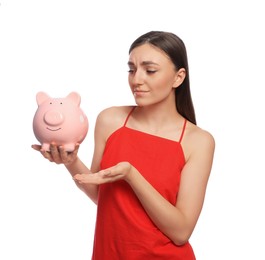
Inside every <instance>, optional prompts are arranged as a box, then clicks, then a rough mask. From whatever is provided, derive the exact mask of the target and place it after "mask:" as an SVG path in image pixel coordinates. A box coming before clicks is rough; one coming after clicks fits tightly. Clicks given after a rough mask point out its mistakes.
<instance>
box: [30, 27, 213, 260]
mask: <svg viewBox="0 0 265 260" xmlns="http://www.w3.org/2000/svg"><path fill="white" fill-rule="evenodd" d="M128 66H129V76H128V80H129V85H130V88H131V91H132V93H133V95H134V98H135V102H136V105H135V106H121V107H110V108H107V109H105V110H103V111H102V112H101V113H100V114H99V115H98V118H97V121H96V125H95V150H94V155H93V160H92V165H91V167H90V169H89V168H88V167H87V166H86V165H85V164H84V163H83V162H82V161H81V160H80V159H79V158H78V156H77V153H78V148H79V145H78V144H76V149H75V150H74V151H73V152H72V153H67V152H66V151H65V150H64V148H63V147H62V146H61V147H58V146H56V144H51V146H50V152H45V151H42V150H41V146H40V145H33V146H32V147H33V148H34V149H35V150H37V151H40V152H41V153H42V155H43V156H44V157H45V158H47V159H48V160H50V161H51V162H55V163H57V164H61V163H63V164H64V165H65V167H66V168H67V170H68V171H69V172H70V174H71V175H72V177H73V179H74V180H75V182H76V184H77V186H78V187H79V188H80V189H81V190H83V191H84V192H85V193H86V194H87V195H88V197H90V198H91V199H92V200H93V201H94V202H95V203H96V204H97V205H98V206H97V222H96V228H95V239H94V249H93V256H92V259H94V260H105V259H106V260H112V259H113V260H115V259H122V260H125V259H126V260H130V259H132V260H136V259H137V260H139V259H167V260H169V259H174V260H177V259H181V260H191V259H195V255H194V252H193V249H192V247H191V245H190V243H189V238H190V236H191V234H192V232H193V230H194V228H195V225H196V223H197V220H198V218H199V215H200V212H201V210H202V206H203V201H204V197H205V191H206V187H207V182H208V178H209V175H210V171H211V167H212V161H213V155H214V148H215V142H214V138H213V137H212V135H211V134H210V133H209V132H207V131H205V130H203V129H201V128H199V127H198V126H197V125H196V118H195V113H194V108H193V103H192V99H191V94H190V86H189V69H188V60H187V54H186V48H185V45H184V43H183V41H182V40H181V39H180V38H179V37H178V36H176V35H175V34H172V33H169V32H161V31H151V32H148V33H146V34H144V35H142V36H140V37H139V38H138V39H136V40H135V42H133V44H132V45H131V47H130V49H129V61H128Z"/></svg>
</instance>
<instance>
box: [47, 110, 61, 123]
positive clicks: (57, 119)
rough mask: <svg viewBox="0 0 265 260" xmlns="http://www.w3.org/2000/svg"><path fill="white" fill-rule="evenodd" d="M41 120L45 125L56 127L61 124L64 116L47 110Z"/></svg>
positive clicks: (58, 112) (55, 111) (56, 111)
mask: <svg viewBox="0 0 265 260" xmlns="http://www.w3.org/2000/svg"><path fill="white" fill-rule="evenodd" d="M43 119H44V122H45V123H46V124H47V125H52V126H57V125H60V124H62V123H63V121H64V115H63V113H62V112H60V111H58V110H49V111H47V112H46V113H45V114H44V118H43Z"/></svg>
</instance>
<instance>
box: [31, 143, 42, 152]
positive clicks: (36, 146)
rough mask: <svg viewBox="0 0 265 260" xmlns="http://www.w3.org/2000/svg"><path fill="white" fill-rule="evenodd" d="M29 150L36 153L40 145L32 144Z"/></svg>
mask: <svg viewBox="0 0 265 260" xmlns="http://www.w3.org/2000/svg"><path fill="white" fill-rule="evenodd" d="M31 148H33V149H34V150H36V151H40V149H41V145H39V144H33V145H31Z"/></svg>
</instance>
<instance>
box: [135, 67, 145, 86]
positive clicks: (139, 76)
mask: <svg viewBox="0 0 265 260" xmlns="http://www.w3.org/2000/svg"><path fill="white" fill-rule="evenodd" d="M132 82H133V84H134V85H141V84H143V82H144V73H143V71H141V70H136V71H135V73H134V74H133V77H132Z"/></svg>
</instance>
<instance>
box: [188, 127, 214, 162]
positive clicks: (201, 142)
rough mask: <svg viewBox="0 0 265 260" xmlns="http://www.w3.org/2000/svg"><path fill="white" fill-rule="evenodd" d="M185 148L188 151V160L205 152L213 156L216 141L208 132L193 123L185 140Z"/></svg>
mask: <svg viewBox="0 0 265 260" xmlns="http://www.w3.org/2000/svg"><path fill="white" fill-rule="evenodd" d="M183 146H184V147H185V150H186V152H185V155H186V158H188V157H189V156H190V155H191V154H194V153H204V152H205V153H210V154H213V152H214V149H215V139H214V137H213V135H212V134H211V133H210V132H208V131H207V130H205V129H202V128H200V127H199V126H197V125H194V124H192V123H188V125H187V129H186V131H185V135H184V138H183Z"/></svg>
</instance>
